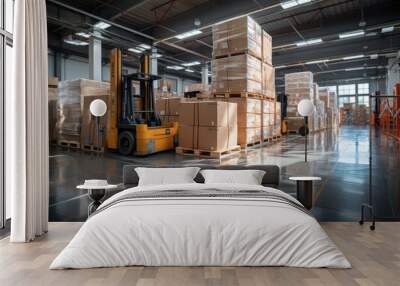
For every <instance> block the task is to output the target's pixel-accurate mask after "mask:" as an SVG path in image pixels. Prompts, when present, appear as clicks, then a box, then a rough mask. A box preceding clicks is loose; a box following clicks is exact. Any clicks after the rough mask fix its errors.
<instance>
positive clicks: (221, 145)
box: [179, 101, 238, 152]
mask: <svg viewBox="0 0 400 286" xmlns="http://www.w3.org/2000/svg"><path fill="white" fill-rule="evenodd" d="M179 114H180V116H179V148H180V149H189V150H203V151H218V152H224V151H226V150H229V149H230V148H233V147H236V146H237V137H238V130H237V126H238V125H237V122H238V120H237V105H236V104H235V103H230V102H224V101H188V102H182V103H181V104H180V107H179Z"/></svg>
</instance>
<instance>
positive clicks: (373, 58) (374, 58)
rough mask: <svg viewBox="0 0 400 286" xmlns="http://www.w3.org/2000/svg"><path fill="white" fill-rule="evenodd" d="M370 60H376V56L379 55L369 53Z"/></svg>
mask: <svg viewBox="0 0 400 286" xmlns="http://www.w3.org/2000/svg"><path fill="white" fill-rule="evenodd" d="M369 57H370V58H371V59H372V60H376V59H377V58H378V57H379V55H378V54H373V55H370V56H369Z"/></svg>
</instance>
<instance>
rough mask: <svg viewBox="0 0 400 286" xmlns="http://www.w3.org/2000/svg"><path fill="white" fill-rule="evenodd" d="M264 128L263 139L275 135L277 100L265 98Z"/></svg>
mask: <svg viewBox="0 0 400 286" xmlns="http://www.w3.org/2000/svg"><path fill="white" fill-rule="evenodd" d="M262 115H263V119H262V120H263V122H262V125H263V128H262V136H263V141H265V140H267V139H269V138H271V137H273V136H274V128H275V101H274V100H270V99H264V100H263V113H262Z"/></svg>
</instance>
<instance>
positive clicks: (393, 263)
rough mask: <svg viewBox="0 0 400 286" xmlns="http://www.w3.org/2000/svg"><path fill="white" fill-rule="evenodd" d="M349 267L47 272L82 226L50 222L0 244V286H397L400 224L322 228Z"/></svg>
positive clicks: (346, 224) (146, 268)
mask: <svg viewBox="0 0 400 286" xmlns="http://www.w3.org/2000/svg"><path fill="white" fill-rule="evenodd" d="M322 225H323V227H324V229H325V230H326V231H327V233H328V234H329V236H330V237H331V238H332V239H333V240H334V241H335V242H336V244H337V245H338V247H339V248H340V249H341V250H342V251H343V252H344V254H345V255H346V257H347V258H348V259H349V260H350V262H351V263H352V265H353V268H352V269H349V270H341V269H304V268H288V267H124V268H107V269H104V268H102V269H88V270H52V271H50V270H48V267H49V264H50V263H51V261H52V260H53V259H54V257H55V256H56V255H57V254H58V253H59V252H60V251H61V249H62V248H63V247H64V246H65V245H66V244H67V242H68V241H69V240H70V239H71V238H72V236H73V235H74V234H75V233H76V231H77V230H78V229H79V227H80V226H81V223H51V224H50V230H49V233H48V235H46V236H44V237H43V238H41V239H38V240H36V241H34V242H32V243H27V244H10V243H9V241H8V238H6V239H3V240H1V241H0V285H2V286H8V285H12V286H17V285H29V286H35V285H40V286H42V285H52V286H62V285H68V286H75V285H85V286H87V285H96V286H97V285H137V286H139V285H140V286H153V285H160V286H161V285H166V286H179V285H226V286H233V285H243V286H248V285H249V286H250V285H252V286H253V285H255V286H261V285H290V286H292V285H346V286H351V285H362V286H364V285H365V286H367V285H368V286H369V285H382V286H390V285H400V231H399V230H400V223H396V222H385V223H378V224H377V229H376V231H375V232H371V231H370V230H369V229H368V225H364V226H359V225H358V224H357V223H349V222H344V223H342V222H340V223H336V222H335V223H324V224H322Z"/></svg>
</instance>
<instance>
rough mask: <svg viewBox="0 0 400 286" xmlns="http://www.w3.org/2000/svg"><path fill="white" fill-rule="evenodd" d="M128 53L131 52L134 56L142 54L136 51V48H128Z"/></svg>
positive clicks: (138, 50)
mask: <svg viewBox="0 0 400 286" xmlns="http://www.w3.org/2000/svg"><path fill="white" fill-rule="evenodd" d="M128 51H130V52H133V53H135V54H141V53H143V51H142V50H140V49H137V48H129V49H128Z"/></svg>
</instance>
